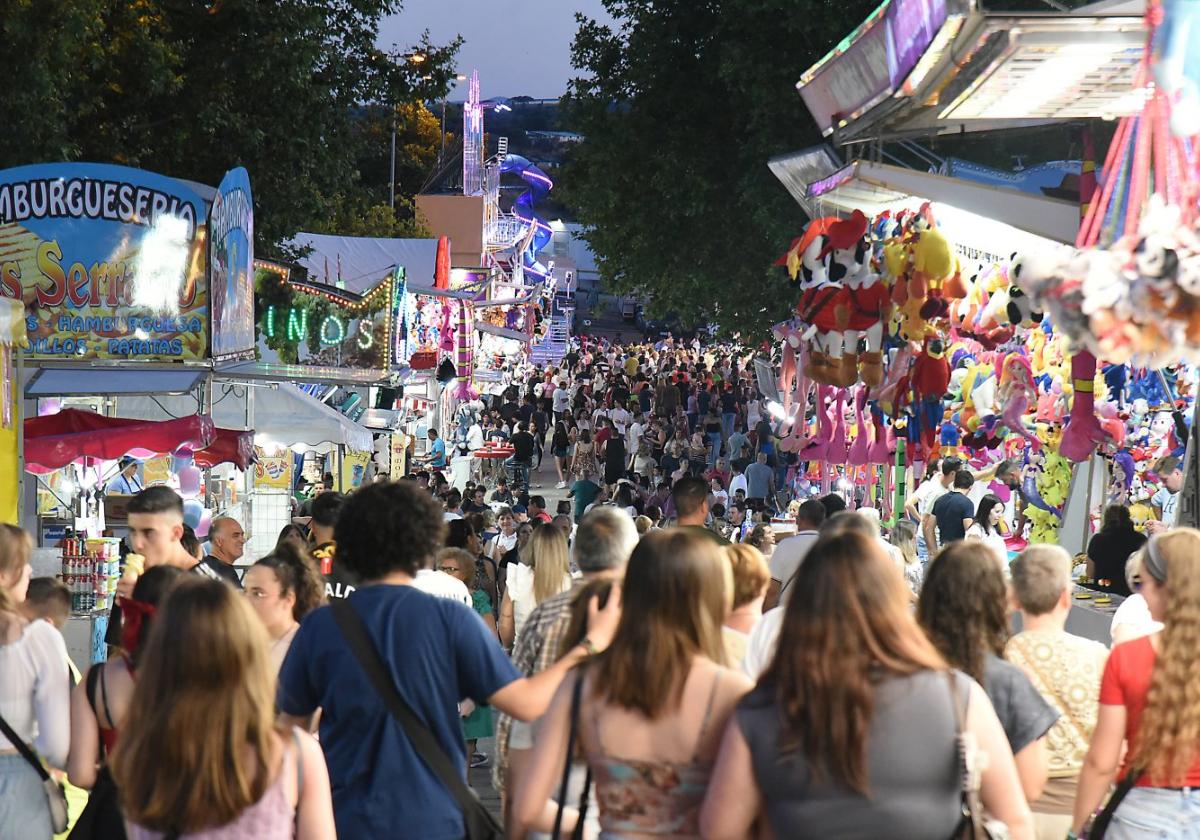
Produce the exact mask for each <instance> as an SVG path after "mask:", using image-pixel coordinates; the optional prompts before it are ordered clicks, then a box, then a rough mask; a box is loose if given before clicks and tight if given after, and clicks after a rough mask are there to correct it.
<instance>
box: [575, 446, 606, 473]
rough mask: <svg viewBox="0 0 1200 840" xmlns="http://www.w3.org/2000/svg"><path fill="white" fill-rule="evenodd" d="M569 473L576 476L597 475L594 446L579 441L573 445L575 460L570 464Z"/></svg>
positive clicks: (598, 470) (598, 471) (598, 469)
mask: <svg viewBox="0 0 1200 840" xmlns="http://www.w3.org/2000/svg"><path fill="white" fill-rule="evenodd" d="M571 472H572V473H574V474H575V475H577V476H585V475H599V474H600V464H599V463H598V462H597V461H596V444H595V442H594V441H593V442H592V443H584V442H583V441H579V443H577V444H575V459H574V460H573V461H572V462H571Z"/></svg>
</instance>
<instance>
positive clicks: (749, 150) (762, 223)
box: [562, 0, 875, 336]
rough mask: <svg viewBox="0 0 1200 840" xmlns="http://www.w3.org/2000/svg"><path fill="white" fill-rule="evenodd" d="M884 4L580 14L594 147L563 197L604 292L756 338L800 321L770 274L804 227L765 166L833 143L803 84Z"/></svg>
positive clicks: (577, 57)
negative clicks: (603, 20)
mask: <svg viewBox="0 0 1200 840" xmlns="http://www.w3.org/2000/svg"><path fill="white" fill-rule="evenodd" d="M874 5H875V4H874V2H873V0H850V2H848V3H835V2H833V0H819V2H808V3H803V4H797V3H795V2H790V1H789V0H604V6H605V9H606V10H607V11H608V13H609V14H610V15H611V16H612V18H613V21H614V23H613V25H612V26H607V25H603V24H600V23H598V22H596V21H595V20H590V19H587V18H585V17H583V16H579V18H578V20H579V30H578V32H577V34H576V37H575V41H574V44H573V46H572V62H573V64H574V66H575V67H576V69H578V70H579V71H581V73H582V74H583V75H581V76H580V77H579V78H576V79H574V80H572V82H571V85H570V89H569V91H568V94H567V96H566V97H565V98H564V103H563V104H564V108H565V110H566V114H565V117H564V119H563V124H564V125H567V126H569V127H570V128H571V129H572V130H573V131H578V132H580V133H582V134H583V135H584V137H585V139H584V141H583V142H582V143H580V144H578V146H577V147H576V148H575V149H574V150H573V151H572V152H571V154H570V155H569V157H568V161H567V165H566V175H565V176H564V178H563V179H562V187H563V191H564V193H565V195H564V198H565V200H566V201H567V202H568V203H569V204H571V205H572V206H573V207H575V208H576V209H577V211H578V214H579V218H580V221H582V222H583V223H584V225H585V226H586V232H585V234H584V235H585V238H586V239H587V241H588V243H589V245H590V246H591V248H592V251H593V253H594V254H595V256H596V261H597V266H598V268H599V271H600V275H601V279H602V281H603V282H604V283H606V284H607V285H608V286H609V287H610V288H613V289H615V290H617V291H622V292H626V291H641V292H644V293H647V294H649V296H650V297H651V312H654V313H658V314H661V313H664V312H667V311H674V312H676V313H678V314H679V316H680V317H681V318H682V319H683V320H684V321H685V322H691V323H697V322H703V321H710V320H712V321H716V322H717V323H719V325H720V326H721V327H722V328H724V329H725V330H727V331H738V330H740V331H742V332H743V333H744V334H746V335H755V336H757V335H761V334H762V330H763V328H764V327H765V326H767V325H769V324H771V323H773V322H775V321H778V320H781V319H782V318H785V317H786V316H787V313H788V311H789V309H790V308H791V306H793V305H794V302H795V291H794V290H793V289H792V288H791V287H790V286H789V285H788V282H787V279H786V276H785V275H784V274H783V273H782V272H781V271H780V270H779V269H773V268H772V267H771V263H772V262H773V261H774V259H775V258H776V257H777V256H778V255H779V254H781V253H783V251H784V250H786V248H787V246H788V244H789V242H790V241H791V239H792V238H793V237H795V236H797V235H798V233H799V231H800V229H801V228H802V226H803V225H804V223H805V219H804V217H803V213H802V212H801V210H800V208H799V207H798V206H797V205H796V203H795V202H794V201H793V200H792V198H791V196H790V195H789V194H788V193H787V191H786V190H785V189H784V188H783V187H782V185H780V184H779V183H778V181H776V180H775V178H774V177H773V176H772V175H771V173H770V171H769V170H768V169H767V160H768V159H769V158H770V157H772V156H774V155H777V154H781V153H784V152H789V151H794V150H796V149H799V148H803V147H805V146H810V145H813V144H814V143H817V142H820V139H821V138H820V134H819V132H818V131H817V129H816V126H815V125H814V124H813V122H812V119H811V117H810V116H809V114H808V112H807V111H806V110H805V108H804V105H803V103H802V102H801V100H800V97H799V96H798V95H797V93H796V90H795V83H796V80H797V79H798V78H799V77H800V74H801V73H802V72H803V71H804V70H805V69H806V68H807V67H809V66H810V65H812V64H813V63H815V62H816V61H817V60H818V59H820V58H821V56H822V55H823V54H824V53H825V52H826V51H827V50H828V49H830V48H831V47H832V46H833V45H834V44H836V43H837V42H838V40H840V39H841V38H842V37H844V36H845V35H846V33H847V32H848V31H849V29H850V28H852V27H853V25H855V23H856V22H857V21H860V20H862V19H863V18H865V17H866V15H867V14H868V13H869V12H870V10H871V9H872V8H873V7H874Z"/></svg>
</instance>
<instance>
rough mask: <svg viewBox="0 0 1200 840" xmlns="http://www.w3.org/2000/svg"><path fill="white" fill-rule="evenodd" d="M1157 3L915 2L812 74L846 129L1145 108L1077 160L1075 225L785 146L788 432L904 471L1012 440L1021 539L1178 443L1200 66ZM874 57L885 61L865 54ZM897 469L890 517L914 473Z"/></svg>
mask: <svg viewBox="0 0 1200 840" xmlns="http://www.w3.org/2000/svg"><path fill="white" fill-rule="evenodd" d="M1152 12H1153V14H1151V15H1150V16H1148V17H1147V19H1146V20H1145V21H1143V20H1142V18H1141V17H1140V15H1139V16H1136V17H1131V16H1129V15H1108V14H1103V13H1101V14H1088V13H1087V10H1083V12H1076V13H1064V14H1063V15H1045V16H1039V17H1038V18H1037V19H1029V20H1026V19H1024V18H1018V17H1014V16H997V15H991V14H989V13H986V12H982V11H980V10H978V9H976V8H974V7H969V6H965V7H958V8H955V7H954V6H952V5H951V4H944V5H943V4H938V3H929V2H924V0H914V2H907V3H906V2H902V0H901V1H900V2H890V3H886V4H884V5H883V6H881V7H880V8H879V10H877V11H876V12H875V13H874V14H873V15H872V17H871V18H870V19H869V20H868V21H866V22H865V23H864V24H863V26H861V27H859V29H857V30H855V32H854V33H852V34H851V36H850V37H849V38H848V39H847V40H846V41H845V42H843V43H842V44H841V45H839V47H838V49H836V50H835V51H834V52H833V53H831V54H830V55H829V56H827V57H826V58H825V59H823V60H822V62H820V63H819V64H818V65H816V66H815V67H814V68H811V69H810V70H809V71H808V72H806V73H805V74H804V76H803V78H802V79H801V82H800V83H799V84H798V88H799V90H800V93H801V96H802V97H803V98H804V100H805V103H806V105H807V106H808V107H809V110H810V111H811V112H812V114H813V116H814V119H815V120H816V121H817V123H818V125H820V126H821V128H822V130H823V131H824V132H825V133H826V134H827V135H828V136H831V137H832V138H833V139H834V141H835V142H843V143H844V142H847V141H849V140H851V139H854V140H867V141H872V142H876V143H878V142H879V141H881V140H886V139H889V138H896V137H903V136H904V135H905V134H906V133H908V132H913V131H919V132H922V133H926V134H928V133H935V132H939V131H947V130H963V131H971V130H994V129H999V128H1009V127H1017V126H1021V125H1028V124H1033V123H1037V122H1048V121H1054V120H1060V119H1074V118H1080V117H1102V116H1106V117H1107V116H1114V115H1122V114H1126V115H1128V114H1136V117H1128V116H1127V117H1125V118H1124V119H1123V120H1122V122H1121V123H1120V125H1119V127H1118V130H1117V134H1116V136H1115V138H1114V139H1113V142H1112V144H1111V145H1110V147H1109V150H1108V154H1107V157H1106V159H1105V161H1104V165H1103V167H1102V168H1101V169H1100V173H1099V177H1098V179H1097V176H1096V174H1095V173H1094V167H1093V166H1092V165H1091V164H1092V162H1089V161H1086V160H1085V161H1084V163H1083V165H1082V167H1081V168H1080V177H1079V190H1078V191H1079V193H1080V204H1082V205H1084V206H1085V207H1086V208H1087V212H1086V215H1083V223H1082V225H1080V224H1079V218H1080V210H1079V209H1076V207H1075V206H1072V204H1071V203H1068V202H1062V201H1059V200H1057V199H1054V198H1051V197H1048V196H1045V195H1037V196H1029V195H1022V194H1021V193H1020V192H1019V191H1016V190H1009V189H997V187H996V185H994V184H993V185H986V186H985V185H980V184H972V183H965V182H963V181H962V180H961V179H949V178H944V177H941V176H936V175H928V174H925V173H915V172H908V171H906V170H904V169H902V168H900V167H893V166H888V165H885V164H880V163H878V162H875V161H854V162H852V163H851V164H849V165H848V166H844V167H843V166H839V165H837V163H838V162H837V159H836V153H832V152H831V150H828V149H822V150H816V151H810V152H802V153H797V154H795V155H791V156H785V157H784V158H782V159H776V160H774V161H772V162H771V167H772V169H773V170H774V171H775V172H776V174H777V175H778V176H780V180H781V181H782V182H783V183H784V184H785V185H786V186H787V187H788V188H789V190H790V191H791V192H792V194H793V195H794V196H795V197H796V198H797V201H798V202H799V203H800V204H801V205H802V206H803V207H804V208H805V210H806V211H807V212H808V214H809V215H810V217H811V219H812V221H811V222H810V223H809V224H808V225H807V226H806V228H805V230H804V231H803V234H802V235H801V236H800V237H797V239H796V240H795V241H794V242H793V243H792V246H791V247H790V248H789V249H788V251H787V252H786V253H785V254H784V255H783V256H782V257H781V258H780V260H779V262H778V264H779V265H782V266H785V267H786V269H787V271H788V274H789V276H790V277H791V278H792V279H793V281H794V282H795V283H796V284H797V286H798V289H797V301H798V302H797V308H796V318H795V319H793V320H792V321H789V322H787V323H785V324H781V325H779V326H778V327H777V328H776V337H777V338H778V339H779V340H780V341H781V342H782V356H783V364H782V371H783V375H782V378H781V381H780V383H779V384H780V387H779V389H778V390H779V392H780V395H781V396H780V400H779V403H778V404H777V406H776V409H777V411H776V413H777V414H778V415H779V416H780V419H781V421H782V425H783V426H784V427H785V429H788V430H790V431H788V432H785V434H784V442H783V446H784V448H785V449H787V450H790V451H794V452H796V453H797V454H798V455H799V456H800V458H801V460H802V461H803V462H810V461H806V460H805V459H811V460H815V461H818V462H819V463H823V464H839V463H846V464H850V465H855V464H856V463H862V462H863V460H864V459H866V462H867V463H870V462H871V458H872V456H873V457H874V458H875V460H876V462H878V461H879V460H880V459H881V457H882V456H885V455H894V456H895V463H896V465H897V466H896V468H897V471H899V470H901V469H903V467H904V466H905V465H906V463H911V464H913V465H914V466H915V465H918V464H919V463H920V461H921V460H922V459H928V458H931V457H933V456H934V455H937V454H955V455H964V456H965V457H967V458H968V460H970V459H972V458H974V459H975V460H976V465H977V466H981V465H985V464H986V463H987V462H988V461H993V460H995V459H996V458H997V457H998V456H1000V455H1008V456H1016V457H1017V458H1018V459H1019V460H1020V461H1021V462H1023V464H1024V469H1023V472H1022V475H1021V479H1020V481H1019V482H1018V483H1016V484H1012V485H1010V486H1009V487H1007V488H1006V487H1004V486H997V483H996V482H994V481H993V483H992V485H991V486H990V487H989V489H995V492H996V493H997V495H1000V494H1001V493H1002V492H1005V491H1008V492H1010V493H1011V491H1013V490H1017V489H1019V491H1020V496H1021V498H1022V499H1023V502H1024V504H1023V505H1022V509H1021V514H1022V517H1021V519H1020V520H1019V521H1018V522H1017V523H1015V525H1016V531H1015V533H1014V535H1013V540H1012V541H1011V542H1010V546H1011V547H1016V545H1019V544H1020V540H1021V539H1027V540H1029V541H1031V542H1053V541H1058V542H1060V543H1062V544H1064V545H1067V546H1068V547H1069V548H1071V549H1074V550H1080V549H1082V547H1083V546H1084V545H1085V544H1086V540H1087V537H1088V535H1089V534H1090V527H1089V526H1090V522H1091V520H1092V518H1093V517H1092V513H1093V511H1094V510H1096V509H1097V508H1098V507H1099V506H1100V505H1101V504H1104V503H1115V502H1121V503H1124V502H1130V501H1134V500H1135V499H1134V495H1135V494H1137V493H1138V491H1139V488H1138V482H1139V479H1140V478H1141V475H1140V473H1141V472H1142V471H1143V470H1144V469H1145V466H1146V465H1147V464H1148V463H1151V462H1152V458H1153V457H1156V456H1158V455H1162V454H1168V453H1171V454H1182V453H1183V452H1184V446H1185V443H1186V441H1187V439H1188V438H1189V436H1190V435H1189V431H1188V428H1187V415H1188V414H1189V413H1190V409H1191V406H1192V404H1193V402H1194V398H1193V392H1194V387H1195V373H1194V370H1193V369H1192V368H1191V367H1190V365H1192V364H1194V363H1195V362H1196V361H1197V358H1196V351H1195V349H1194V348H1195V347H1196V346H1197V339H1198V338H1200V331H1196V330H1192V329H1191V327H1190V321H1191V319H1190V316H1189V314H1188V313H1190V312H1192V311H1195V308H1196V298H1195V293H1196V289H1200V286H1197V284H1195V283H1194V282H1193V281H1192V279H1191V275H1192V274H1193V273H1195V272H1197V271H1200V259H1197V258H1196V257H1195V256H1194V255H1196V254H1198V253H1200V247H1198V246H1197V243H1198V242H1200V236H1198V231H1197V228H1196V216H1197V207H1196V197H1197V193H1196V190H1195V184H1196V170H1195V167H1196V159H1195V148H1196V146H1195V140H1194V138H1192V137H1190V135H1191V134H1194V133H1195V132H1196V131H1197V130H1198V129H1200V108H1197V107H1196V106H1197V103H1196V102H1195V101H1194V100H1195V97H1194V96H1191V95H1189V94H1188V92H1187V89H1186V88H1185V86H1183V85H1181V79H1182V78H1184V76H1185V75H1186V74H1187V73H1191V72H1194V70H1195V68H1194V67H1192V66H1191V65H1190V64H1189V61H1188V60H1186V56H1187V53H1186V49H1187V45H1186V43H1184V42H1183V40H1181V39H1182V38H1183V36H1182V35H1181V34H1180V33H1186V31H1187V28H1186V25H1185V23H1186V21H1184V20H1182V19H1181V18H1182V17H1183V16H1184V15H1185V14H1187V11H1186V10H1185V9H1184V8H1183V6H1182V4H1175V5H1168V6H1166V7H1163V8H1162V9H1159V7H1157V6H1155V7H1154V9H1152ZM1184 40H1185V39H1184ZM952 54H953V61H951V60H950V57H951V55H952ZM879 55H886V56H887V59H888V60H887V61H886V62H874V63H872V62H869V61H866V59H867V58H870V57H871V56H879ZM1191 61H1193V62H1194V57H1193V58H1192V59H1191ZM872 74H873V75H872ZM1152 78H1153V79H1154V80H1155V81H1156V82H1157V84H1155V85H1152V84H1151V83H1150V82H1151V79H1152ZM1172 102H1174V103H1175V105H1174V106H1172V104H1171V103H1172ZM870 151H871V157H872V158H878V157H879V156H881V154H887V153H886V152H885V151H883V149H882V148H881V147H879V146H874V147H872V148H871V149H870ZM981 240H982V241H981ZM1056 243H1058V244H1056ZM1061 243H1069V244H1061ZM1193 287H1195V289H1194V288H1193ZM1097 357H1099V358H1100V359H1102V360H1103V364H1098V362H1097ZM1152 399H1153V400H1154V401H1155V402H1154V403H1152V402H1151V400H1152ZM810 401H811V405H812V406H813V408H814V410H813V412H812V413H813V414H815V415H816V416H815V417H813V416H810V415H809V406H810ZM1155 404H1157V406H1158V408H1159V411H1158V412H1157V413H1154V411H1153V408H1154V405H1155ZM847 405H852V406H853V408H854V411H853V412H851V411H848V410H846V406H847ZM1147 407H1149V408H1150V410H1149V411H1147ZM868 410H869V412H870V414H869V417H870V421H869V422H868V421H867V419H866V418H867V417H868V415H867V414H866V412H867V411H868ZM1151 416H1152V417H1153V419H1152V420H1151ZM1193 426H1194V424H1193ZM851 427H854V428H856V429H857V431H856V433H855V434H853V435H851V434H849V432H848V429H849V428H851ZM864 431H865V432H866V434H865V435H864V434H863V432H864ZM889 431H890V433H891V434H892V435H893V436H894V438H895V439H896V440H897V443H896V445H895V446H894V447H892V446H890V445H888V444H887V438H888V434H889ZM1191 434H1194V430H1193V431H1192V432H1191ZM881 440H882V441H883V443H881V442H880V441H881ZM901 442H903V444H904V445H901ZM989 453H994V454H989ZM1098 453H1099V457H1098ZM1191 454H1192V456H1193V457H1194V455H1195V447H1192V452H1191ZM1135 455H1136V456H1139V459H1140V463H1141V466H1139V465H1138V463H1137V462H1135ZM981 461H982V463H980V462H981ZM1108 469H1111V476H1112V480H1110V479H1109V474H1107V473H1106V471H1107V470H1108ZM1195 472H1196V471H1195V470H1194V469H1190V470H1189V476H1190V477H1192V479H1193V480H1192V482H1191V484H1192V485H1195V486H1197V487H1198V488H1200V485H1198V484H1197V482H1196V481H1195V478H1194V476H1195ZM1072 474H1074V479H1073V480H1072ZM1147 480H1151V481H1152V480H1153V479H1152V478H1147ZM895 485H896V493H895V494H894V497H893V498H894V507H893V511H892V513H893V514H895V513H896V512H897V511H898V510H899V508H900V505H901V503H902V500H903V497H902V488H903V487H904V485H905V482H904V481H903V480H897V481H896V482H895ZM822 489H824V488H822ZM1195 492H1196V491H1193V493H1195ZM882 496H883V497H884V498H882V499H880V498H879V494H875V495H872V496H870V498H871V499H872V501H875V500H879V501H880V502H882V503H883V504H884V505H886V498H887V497H892V494H890V493H884V494H882ZM1196 498H1197V496H1193V498H1192V501H1193V502H1194V501H1195V500H1196ZM1188 502H1189V500H1188V495H1187V494H1186V493H1185V495H1184V499H1183V502H1182V503H1181V507H1182V508H1183V510H1184V513H1183V516H1187V510H1188V508H1187V504H1188ZM885 512H886V511H885ZM1180 521H1185V522H1190V521H1192V520H1190V519H1183V518H1181V520H1180ZM1013 543H1016V545H1013ZM1080 597H1081V598H1082V597H1086V598H1088V599H1089V601H1090V604H1089V606H1088V607H1087V608H1082V607H1077V609H1076V610H1075V611H1073V619H1074V620H1076V623H1077V624H1078V623H1079V622H1078V620H1079V619H1080V617H1081V616H1082V617H1085V618H1089V619H1092V620H1091V621H1090V623H1089V622H1084V624H1087V625H1088V626H1087V627H1083V626H1080V628H1079V629H1080V632H1083V633H1085V634H1086V635H1091V636H1093V637H1100V635H1099V630H1100V629H1101V628H1103V629H1104V630H1105V632H1106V627H1107V622H1106V619H1107V615H1093V614H1092V613H1109V612H1111V611H1112V610H1113V609H1115V606H1116V604H1115V603H1112V604H1104V605H1097V606H1092V605H1094V604H1096V601H1100V600H1107V598H1105V599H1096V600H1095V601H1092V600H1091V595H1090V593H1080ZM1112 600H1113V601H1115V600H1117V599H1116V598H1115V597H1114V598H1113V599H1112ZM1084 612H1086V613H1088V614H1087V615H1086V616H1083V613H1084Z"/></svg>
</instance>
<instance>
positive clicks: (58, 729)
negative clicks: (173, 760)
mask: <svg viewBox="0 0 1200 840" xmlns="http://www.w3.org/2000/svg"><path fill="white" fill-rule="evenodd" d="M32 551H33V541H32V540H31V539H30V538H29V535H28V534H26V533H25V532H24V531H22V530H21V529H20V528H17V527H14V526H12V525H4V524H0V675H2V676H0V716H3V717H4V720H5V722H6V723H8V725H9V727H11V728H12V730H13V731H14V732H15V733H16V734H17V736H18V737H20V738H21V740H23V741H24V742H25V743H27V744H30V745H32V747H33V749H34V751H35V752H37V754H38V755H40V756H41V757H42V758H43V759H44V760H45V761H46V762H47V763H48V764H50V765H51V766H52V767H65V766H66V762H67V752H68V750H69V748H70V744H71V681H70V676H69V675H68V673H67V646H66V644H65V643H64V642H63V638H62V635H61V634H60V633H59V632H58V630H57V629H55V627H54V625H53V624H51V623H50V622H49V621H42V620H38V621H28V620H27V619H26V618H25V617H24V616H22V615H21V613H20V612H19V609H18V607H19V605H20V604H21V602H22V601H24V600H25V592H26V591H27V590H28V589H29V578H30V576H31V575H32V572H33V569H32V567H31V566H30V565H29V556H30V553H31V552H32ZM0 792H2V794H0V834H2V835H3V836H4V837H20V838H22V840H25V838H29V840H48V838H50V837H52V836H53V834H54V831H53V828H52V826H51V823H50V805H49V802H48V800H47V799H46V792H45V790H44V789H43V788H42V779H41V777H40V776H39V775H38V774H37V772H36V771H35V770H34V769H33V767H31V766H30V765H29V763H28V762H27V761H26V760H25V759H24V758H23V757H22V756H21V754H20V753H19V752H17V750H16V748H15V747H14V746H13V745H12V742H10V741H9V740H8V738H6V737H4V735H3V734H0Z"/></svg>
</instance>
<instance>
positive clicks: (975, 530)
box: [966, 522, 1008, 560]
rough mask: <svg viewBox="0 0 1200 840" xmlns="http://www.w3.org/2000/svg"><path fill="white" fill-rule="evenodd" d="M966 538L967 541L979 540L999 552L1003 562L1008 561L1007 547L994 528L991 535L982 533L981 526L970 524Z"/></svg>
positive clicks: (976, 523)
mask: <svg viewBox="0 0 1200 840" xmlns="http://www.w3.org/2000/svg"><path fill="white" fill-rule="evenodd" d="M966 538H967V539H968V540H981V541H982V542H985V543H987V544H988V545H990V546H991V547H992V548H994V549H996V551H998V552H1000V556H1001V557H1003V558H1004V559H1005V560H1007V559H1008V545H1007V544H1006V543H1005V542H1004V537H1003V536H1001V535H1000V533H999V532H998V531H996V530H995V529H994V528H993V529H992V532H991V533H984V530H983V526H982V525H980V524H979V523H978V522H972V523H971V527H970V528H968V529H967V534H966Z"/></svg>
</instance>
